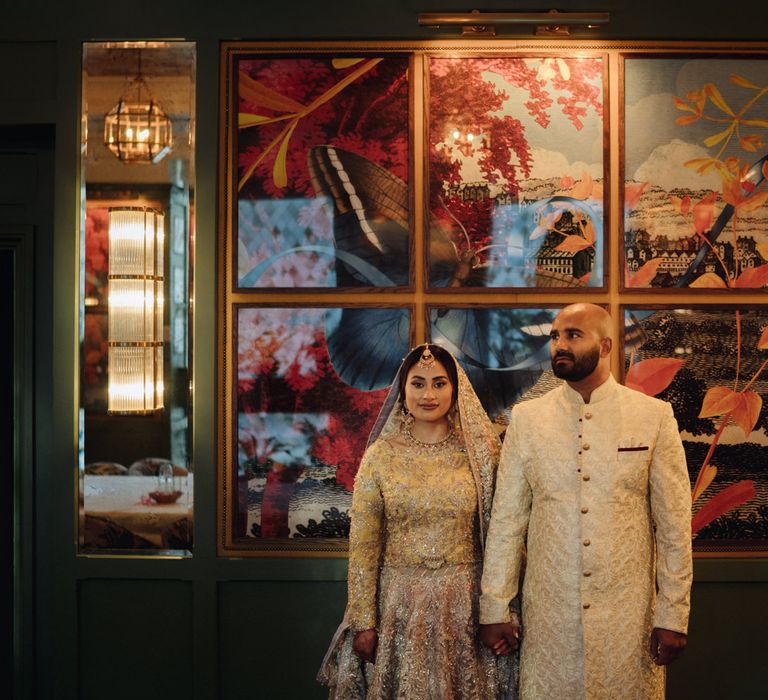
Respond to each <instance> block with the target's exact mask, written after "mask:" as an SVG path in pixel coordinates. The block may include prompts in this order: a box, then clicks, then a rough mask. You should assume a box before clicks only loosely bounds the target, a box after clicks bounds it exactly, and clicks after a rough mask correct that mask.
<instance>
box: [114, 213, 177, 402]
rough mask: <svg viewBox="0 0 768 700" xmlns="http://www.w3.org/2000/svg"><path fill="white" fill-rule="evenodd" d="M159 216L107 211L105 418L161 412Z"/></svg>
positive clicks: (161, 221)
mask: <svg viewBox="0 0 768 700" xmlns="http://www.w3.org/2000/svg"><path fill="white" fill-rule="evenodd" d="M164 219H165V217H164V216H163V214H162V213H160V212H158V211H155V210H154V209H149V208H144V207H113V208H111V209H110V210H109V277H108V278H109V344H108V353H109V354H108V359H109V403H108V410H109V412H110V413H132V414H146V413H153V412H155V411H158V410H160V409H162V408H163V280H164V277H163V241H164V225H165V221H164Z"/></svg>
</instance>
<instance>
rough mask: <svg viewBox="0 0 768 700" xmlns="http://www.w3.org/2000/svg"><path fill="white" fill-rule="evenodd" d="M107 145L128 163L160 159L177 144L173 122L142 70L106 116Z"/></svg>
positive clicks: (105, 139)
mask: <svg viewBox="0 0 768 700" xmlns="http://www.w3.org/2000/svg"><path fill="white" fill-rule="evenodd" d="M104 145H105V146H106V147H107V148H108V149H109V150H110V151H112V153H114V154H115V155H116V156H117V157H118V158H119V159H120V160H121V161H123V162H124V163H158V162H159V161H160V160H162V159H163V158H164V157H165V156H166V154H168V153H169V152H170V150H171V147H172V145H173V134H172V123H171V120H170V119H169V118H168V116H167V115H166V113H165V112H164V111H163V110H162V108H161V107H160V105H159V104H158V103H157V102H155V100H154V98H153V97H152V93H151V92H150V90H149V86H148V85H147V83H146V81H145V80H144V77H143V76H142V74H141V51H140V50H139V58H138V71H137V74H136V77H135V78H134V79H133V80H132V81H131V82H130V84H129V85H128V88H127V89H126V91H125V92H124V93H123V95H122V96H121V97H120V100H119V101H118V103H117V104H116V105H115V106H114V107H113V108H112V110H111V111H110V113H109V114H107V115H106V117H105V118H104Z"/></svg>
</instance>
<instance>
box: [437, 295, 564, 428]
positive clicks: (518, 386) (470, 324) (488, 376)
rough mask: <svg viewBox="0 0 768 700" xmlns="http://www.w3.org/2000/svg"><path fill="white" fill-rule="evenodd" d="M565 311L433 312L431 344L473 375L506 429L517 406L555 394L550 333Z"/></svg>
mask: <svg viewBox="0 0 768 700" xmlns="http://www.w3.org/2000/svg"><path fill="white" fill-rule="evenodd" d="M558 311H559V307H548V308H535V307H529V306H515V307H507V306H504V307H502V306H493V307H477V306H458V305H451V306H430V307H429V309H428V317H429V328H430V338H431V342H433V343H436V344H437V345H441V346H443V347H444V348H446V350H449V351H450V352H451V353H452V354H453V355H454V356H455V357H456V358H457V359H458V361H459V363H460V364H461V366H462V367H463V368H464V371H465V372H466V373H467V376H468V377H469V380H470V381H471V382H472V386H473V388H474V390H475V393H476V394H477V395H478V397H479V398H480V401H481V402H482V404H483V408H485V410H486V412H487V413H488V415H489V416H490V418H491V420H493V421H495V422H496V423H498V424H499V425H500V430H501V428H502V427H504V426H506V424H507V423H508V422H509V414H510V410H511V408H512V406H514V404H515V403H517V402H518V401H523V400H526V399H529V398H534V397H535V396H540V395H541V394H543V393H545V392H547V391H549V390H550V389H552V388H554V387H555V386H557V385H558V384H560V383H561V380H559V379H557V378H556V377H555V376H554V375H553V374H552V371H551V364H550V358H549V332H550V329H551V326H552V321H553V319H554V318H555V316H556V315H557V312H558Z"/></svg>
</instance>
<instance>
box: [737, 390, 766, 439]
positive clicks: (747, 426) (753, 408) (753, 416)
mask: <svg viewBox="0 0 768 700" xmlns="http://www.w3.org/2000/svg"><path fill="white" fill-rule="evenodd" d="M762 407H763V398H762V397H761V396H760V394H756V393H755V392H754V391H742V392H741V393H740V394H739V401H738V403H737V404H736V407H735V408H734V409H733V420H734V421H736V425H738V426H739V427H740V428H741V430H742V432H743V433H744V437H745V438H747V437H749V434H750V433H751V432H752V431H753V430H754V429H755V424H756V423H757V419H758V418H759V417H760V409H761V408H762Z"/></svg>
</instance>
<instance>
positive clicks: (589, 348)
mask: <svg viewBox="0 0 768 700" xmlns="http://www.w3.org/2000/svg"><path fill="white" fill-rule="evenodd" d="M549 337H550V341H551V342H550V357H551V360H552V371H553V372H554V373H555V376H556V377H559V378H560V379H565V380H567V381H571V382H578V381H581V380H582V379H586V378H587V377H588V376H589V375H591V374H592V373H593V372H594V371H595V369H596V368H597V365H598V363H599V362H600V334H599V333H598V332H597V328H596V327H595V324H593V323H590V322H589V318H588V317H587V316H586V315H583V314H568V313H565V314H561V315H560V316H558V317H557V318H556V319H555V320H554V322H553V323H552V330H551V331H550V334H549Z"/></svg>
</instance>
